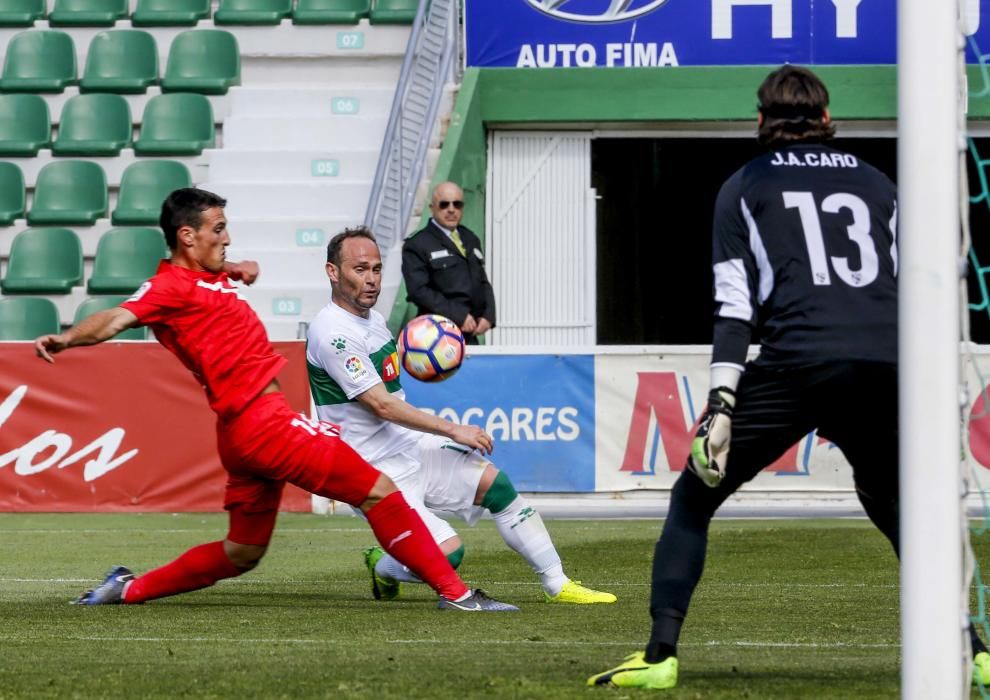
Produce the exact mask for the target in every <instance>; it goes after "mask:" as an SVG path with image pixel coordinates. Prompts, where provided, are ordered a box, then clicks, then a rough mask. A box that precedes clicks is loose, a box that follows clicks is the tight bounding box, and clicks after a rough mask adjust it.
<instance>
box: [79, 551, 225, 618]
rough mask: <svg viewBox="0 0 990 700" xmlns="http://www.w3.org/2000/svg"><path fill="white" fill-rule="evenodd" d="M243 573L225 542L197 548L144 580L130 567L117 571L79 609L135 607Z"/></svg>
mask: <svg viewBox="0 0 990 700" xmlns="http://www.w3.org/2000/svg"><path fill="white" fill-rule="evenodd" d="M242 573H243V571H242V570H241V569H238V568H237V567H236V566H234V564H233V563H232V562H231V561H230V559H228V558H227V555H226V554H225V553H224V543H223V542H210V543H209V544H202V545H199V546H198V547H193V548H192V549H190V550H189V551H188V552H186V553H184V554H183V555H182V556H180V557H179V558H178V559H176V560H175V561H173V562H170V563H168V564H166V565H165V566H162V567H159V568H157V569H153V570H152V571H149V572H148V573H146V574H144V575H142V576H135V575H134V574H133V573H131V571H130V569H127V568H126V567H122V566H121V567H114V569H113V570H111V572H110V573H109V574H107V577H106V579H105V580H104V581H103V583H102V584H100V585H99V586H97V587H96V588H94V589H93V590H92V591H87V592H86V593H84V594H83V595H82V596H80V598H79V599H78V600H77V601H76V602H77V603H78V604H79V605H112V604H117V603H126V604H128V605H132V604H136V603H143V602H145V601H147V600H154V599H156V598H164V597H166V596H171V595H176V594H178V593H187V592H189V591H195V590H199V589H200V588H206V587H207V586H212V585H213V584H214V583H216V582H217V581H219V580H221V579H225V578H232V577H234V576H240V575H241V574H242ZM128 577H129V578H128Z"/></svg>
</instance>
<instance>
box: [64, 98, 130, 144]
mask: <svg viewBox="0 0 990 700" xmlns="http://www.w3.org/2000/svg"><path fill="white" fill-rule="evenodd" d="M132 131H133V126H132V124H131V108H130V107H128V106H127V100H125V99H124V98H123V96H122V95H115V94H113V93H112V92H94V93H92V94H88V95H75V96H74V97H70V98H69V99H68V101H66V103H65V106H64V107H62V118H61V120H60V121H59V125H58V136H57V137H56V138H55V141H54V142H52V153H53V154H54V155H56V156H116V155H120V151H121V149H122V148H127V147H129V146H130V145H131V132H132Z"/></svg>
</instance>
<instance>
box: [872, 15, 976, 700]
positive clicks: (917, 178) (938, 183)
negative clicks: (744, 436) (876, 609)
mask: <svg viewBox="0 0 990 700" xmlns="http://www.w3.org/2000/svg"><path fill="white" fill-rule="evenodd" d="M961 45H962V34H961V23H960V8H959V7H958V5H957V3H956V2H940V1H936V2H933V1H932V0H899V1H898V12H897V46H898V52H897V65H898V70H897V78H898V80H897V82H898V105H897V116H898V120H897V135H898V145H897V155H898V186H899V187H898V189H899V196H898V243H899V250H900V263H899V270H898V276H899V285H900V287H899V290H900V304H899V328H900V341H899V344H900V385H899V386H900V435H901V438H900V441H901V444H900V460H901V620H902V623H901V635H902V642H903V658H902V665H901V680H902V697H904V698H909V699H911V700H914V699H918V700H920V699H922V698H941V699H942V700H955V699H959V698H963V697H968V696H969V692H970V689H969V682H970V681H969V678H968V673H969V667H968V663H967V659H966V651H967V644H968V642H966V641H965V637H964V635H965V621H966V611H967V607H968V606H967V600H966V597H965V594H964V591H965V585H964V582H963V550H964V543H965V540H964V539H963V538H964V537H965V536H966V535H965V529H964V524H963V519H962V503H961V479H960V471H959V462H960V455H961V449H962V447H961V432H960V405H959V397H960V354H959V340H960V335H959V334H960V316H959V313H960V300H959V275H960V268H959V240H960V203H959V187H960V183H959V179H958V177H959V175H958V173H959V153H960V149H961V147H962V143H963V140H962V134H961V133H960V132H961V126H962V124H963V122H962V115H961V112H962V104H961V102H962V100H961V96H962V95H964V92H963V91H962V86H963V76H962V75H961V74H960V70H959V51H960V48H961ZM877 400H878V405H877V409H878V410H884V409H883V407H882V398H881V397H877ZM961 530H962V532H961Z"/></svg>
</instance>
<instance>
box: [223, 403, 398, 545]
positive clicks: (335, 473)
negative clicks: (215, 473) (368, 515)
mask: <svg viewBox="0 0 990 700" xmlns="http://www.w3.org/2000/svg"><path fill="white" fill-rule="evenodd" d="M217 446H218V448H219V452H220V461H221V462H222V463H223V466H224V469H226V470H227V475H228V478H227V490H226V495H225V497H224V508H225V509H227V510H229V511H231V532H230V535H229V539H231V540H232V541H234V542H238V543H241V544H267V543H268V538H269V537H270V536H271V528H273V527H274V525H275V513H276V512H277V511H278V504H279V501H280V500H281V498H282V487H283V486H284V485H285V483H286V482H288V483H290V484H294V485H295V486H298V487H300V488H302V489H305V490H306V491H309V492H311V493H315V494H317V495H319V496H325V497H327V498H332V499H334V500H336V501H343V502H344V503H348V504H350V505H353V506H357V505H359V504H360V503H361V502H362V501H364V500H365V499H366V498H367V497H368V493H370V492H371V489H372V487H373V486H374V485H375V482H376V481H377V480H378V477H379V476H380V474H381V472H379V471H378V470H377V469H375V468H374V467H372V466H371V465H370V464H368V463H367V462H365V461H364V460H363V459H362V458H361V456H360V455H358V453H357V452H355V451H354V450H353V449H352V448H351V447H350V446H349V445H347V444H346V443H345V442H344V441H343V440H341V439H340V437H339V433H338V429H337V426H335V425H333V424H331V423H325V422H322V421H314V420H311V419H309V418H307V417H306V416H304V415H303V414H301V413H296V412H295V411H293V410H292V409H291V408H290V407H289V404H288V402H287V401H286V400H285V396H284V395H283V394H282V393H280V392H274V393H271V394H263V395H261V396H259V397H258V398H256V399H255V400H254V401H252V402H251V403H250V404H249V405H248V406H247V408H245V409H244V411H243V412H241V413H240V414H238V415H237V416H235V417H234V418H230V419H228V420H220V421H218V422H217ZM235 513H237V514H238V516H239V517H238V518H236V519H235V517H234V515H235ZM265 530H267V531H268V532H267V533H266V532H265ZM248 540H255V541H248ZM258 540H263V541H258Z"/></svg>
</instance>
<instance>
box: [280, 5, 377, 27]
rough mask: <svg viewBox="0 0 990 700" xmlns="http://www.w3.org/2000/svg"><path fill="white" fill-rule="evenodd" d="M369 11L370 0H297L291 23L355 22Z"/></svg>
mask: <svg viewBox="0 0 990 700" xmlns="http://www.w3.org/2000/svg"><path fill="white" fill-rule="evenodd" d="M370 12H371V0H298V3H297V4H296V9H295V11H294V12H293V13H292V23H293V24H357V23H358V22H360V21H361V20H362V19H363V18H364V17H367V16H368V14H369V13H370Z"/></svg>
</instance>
